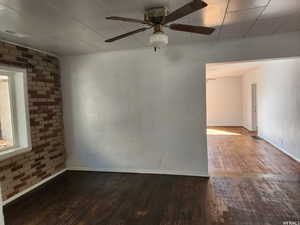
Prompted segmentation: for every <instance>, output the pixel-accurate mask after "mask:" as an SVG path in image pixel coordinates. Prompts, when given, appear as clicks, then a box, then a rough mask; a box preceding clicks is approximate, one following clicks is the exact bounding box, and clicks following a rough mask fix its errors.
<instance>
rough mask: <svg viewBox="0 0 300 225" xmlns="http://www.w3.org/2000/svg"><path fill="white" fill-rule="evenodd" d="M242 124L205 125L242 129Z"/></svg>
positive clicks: (208, 125)
mask: <svg viewBox="0 0 300 225" xmlns="http://www.w3.org/2000/svg"><path fill="white" fill-rule="evenodd" d="M242 126H243V125H242V124H228V123H224V124H221V123H214V124H207V127H242Z"/></svg>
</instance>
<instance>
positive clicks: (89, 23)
mask: <svg viewBox="0 0 300 225" xmlns="http://www.w3.org/2000/svg"><path fill="white" fill-rule="evenodd" d="M189 1H191V0H47V1H45V0H0V38H1V39H4V40H8V41H12V42H16V43H20V44H25V45H28V46H31V47H34V48H38V49H42V50H46V51H49V52H53V53H56V54H58V55H74V54H85V53H91V52H97V51H109V50H119V49H132V48H141V47H146V46H148V45H149V44H148V38H149V35H150V34H151V31H150V30H149V31H147V32H144V33H140V34H137V35H135V36H132V37H130V38H127V39H124V40H121V41H118V42H114V43H111V44H108V43H104V40H105V39H107V38H111V37H113V36H116V35H119V34H122V33H125V32H128V31H131V30H134V29H137V28H139V27H141V26H140V25H137V24H129V23H122V22H118V21H108V20H105V17H106V16H125V17H132V18H143V13H144V9H145V8H147V7H152V6H167V7H168V8H169V9H170V10H171V11H172V10H174V9H176V8H178V7H180V6H182V5H184V4H186V3H187V2H189ZM206 2H207V3H208V7H206V8H205V9H203V10H201V11H199V12H195V13H193V14H191V15H189V16H187V17H185V18H183V19H181V20H179V21H177V22H182V23H187V24H192V25H205V26H213V27H216V28H217V31H216V32H215V33H214V34H213V35H211V36H202V35H195V34H190V33H184V32H176V31H170V30H168V31H167V33H168V35H169V40H170V44H180V43H187V42H193V41H204V40H215V39H219V40H223V39H228V38H243V37H247V36H257V35H269V34H274V33H280V32H292V31H297V30H300V0H206ZM6 30H11V31H15V32H18V33H20V34H24V35H26V37H15V36H12V35H8V34H7V33H5V31H6Z"/></svg>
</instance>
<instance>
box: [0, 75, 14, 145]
mask: <svg viewBox="0 0 300 225" xmlns="http://www.w3.org/2000/svg"><path fill="white" fill-rule="evenodd" d="M9 90H10V88H9V79H8V76H5V75H1V74H0V150H3V149H6V148H9V147H12V146H14V136H13V123H12V112H11V108H12V107H11V102H10V99H11V98H10V91H9Z"/></svg>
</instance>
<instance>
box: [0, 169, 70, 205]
mask: <svg viewBox="0 0 300 225" xmlns="http://www.w3.org/2000/svg"><path fill="white" fill-rule="evenodd" d="M66 171H67V169H63V170H61V171H59V172H58V173H56V174H54V175H52V176H50V177H47V178H46V179H44V180H42V181H40V182H39V183H37V184H35V185H32V186H31V187H29V188H27V189H25V190H24V191H21V192H19V193H18V194H15V195H14V196H12V197H11V198H9V199H7V200H5V201H3V202H2V204H3V205H6V204H8V203H10V202H12V201H14V200H16V199H17V198H20V197H21V196H22V195H25V194H26V193H28V192H30V191H32V190H34V189H35V188H37V187H39V186H41V185H42V184H44V183H46V182H48V181H49V180H52V179H53V178H55V177H57V176H58V175H60V174H62V173H64V172H66Z"/></svg>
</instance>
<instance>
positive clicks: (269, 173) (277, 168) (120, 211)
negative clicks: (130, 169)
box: [4, 128, 300, 225]
mask: <svg viewBox="0 0 300 225" xmlns="http://www.w3.org/2000/svg"><path fill="white" fill-rule="evenodd" d="M214 129H216V128H214ZM218 130H219V133H218ZM210 132H211V133H218V135H209V137H208V143H209V171H210V174H211V178H210V179H209V180H208V179H204V178H199V177H186V176H167V175H146V174H118V173H97V172H74V171H69V172H66V173H64V174H63V175H61V176H59V177H58V178H57V179H55V180H54V181H52V182H50V183H47V184H46V185H44V186H43V187H42V188H40V189H38V190H36V191H34V192H32V193H30V194H27V195H25V196H24V197H22V198H20V199H18V200H16V201H15V202H13V203H11V204H9V205H7V206H5V207H4V214H5V219H6V225H20V224H24V225H206V224H211V225H250V224H251V225H252V224H254V225H277V224H278V225H284V222H289V221H291V222H297V221H300V172H299V171H300V168H299V164H298V163H296V162H295V161H293V160H292V159H290V158H289V157H287V156H285V155H284V154H283V153H281V152H279V151H278V150H276V149H274V147H272V146H271V145H269V144H268V143H266V142H264V141H263V140H259V139H255V138H252V137H251V136H250V134H249V133H248V132H246V131H245V130H243V129H241V128H230V129H229V128H217V131H210ZM222 132H223V133H222ZM226 132H227V134H225V133H226ZM230 132H231V134H230ZM233 133H237V134H241V135H234V134H233ZM228 134H229V135H228ZM299 223H300V222H299Z"/></svg>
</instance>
